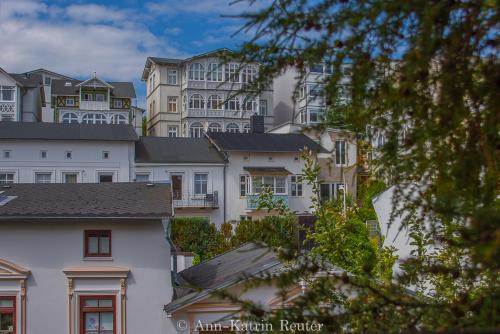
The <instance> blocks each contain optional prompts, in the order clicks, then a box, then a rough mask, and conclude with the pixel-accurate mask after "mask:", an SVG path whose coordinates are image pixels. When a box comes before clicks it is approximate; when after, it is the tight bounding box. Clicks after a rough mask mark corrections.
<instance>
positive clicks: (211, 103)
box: [207, 94, 224, 110]
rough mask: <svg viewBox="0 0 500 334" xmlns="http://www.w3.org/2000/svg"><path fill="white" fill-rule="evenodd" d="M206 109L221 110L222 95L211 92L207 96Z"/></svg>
mask: <svg viewBox="0 0 500 334" xmlns="http://www.w3.org/2000/svg"><path fill="white" fill-rule="evenodd" d="M207 107H208V109H210V110H223V109H224V104H223V103H222V97H220V95H218V94H212V95H210V96H209V97H208V104H207Z"/></svg>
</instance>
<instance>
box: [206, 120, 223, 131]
mask: <svg viewBox="0 0 500 334" xmlns="http://www.w3.org/2000/svg"><path fill="white" fill-rule="evenodd" d="M208 131H210V132H221V131H222V126H221V125H220V124H219V123H217V122H212V123H210V124H209V125H208Z"/></svg>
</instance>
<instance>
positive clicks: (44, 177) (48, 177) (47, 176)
mask: <svg viewBox="0 0 500 334" xmlns="http://www.w3.org/2000/svg"><path fill="white" fill-rule="evenodd" d="M51 181H52V173H35V183H50V182H51Z"/></svg>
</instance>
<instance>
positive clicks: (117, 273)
mask: <svg viewBox="0 0 500 334" xmlns="http://www.w3.org/2000/svg"><path fill="white" fill-rule="evenodd" d="M63 272H64V274H65V275H66V277H68V278H127V276H128V273H129V272H130V269H129V268H122V267H111V266H106V267H95V266H90V267H70V268H66V269H64V270H63Z"/></svg>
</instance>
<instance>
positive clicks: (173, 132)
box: [168, 126, 178, 138]
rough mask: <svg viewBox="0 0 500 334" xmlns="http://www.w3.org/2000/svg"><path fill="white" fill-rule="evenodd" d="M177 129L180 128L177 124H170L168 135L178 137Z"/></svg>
mask: <svg viewBox="0 0 500 334" xmlns="http://www.w3.org/2000/svg"><path fill="white" fill-rule="evenodd" d="M177 131H178V128H177V127H176V126H169V127H168V136H169V137H170V138H175V137H177Z"/></svg>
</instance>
